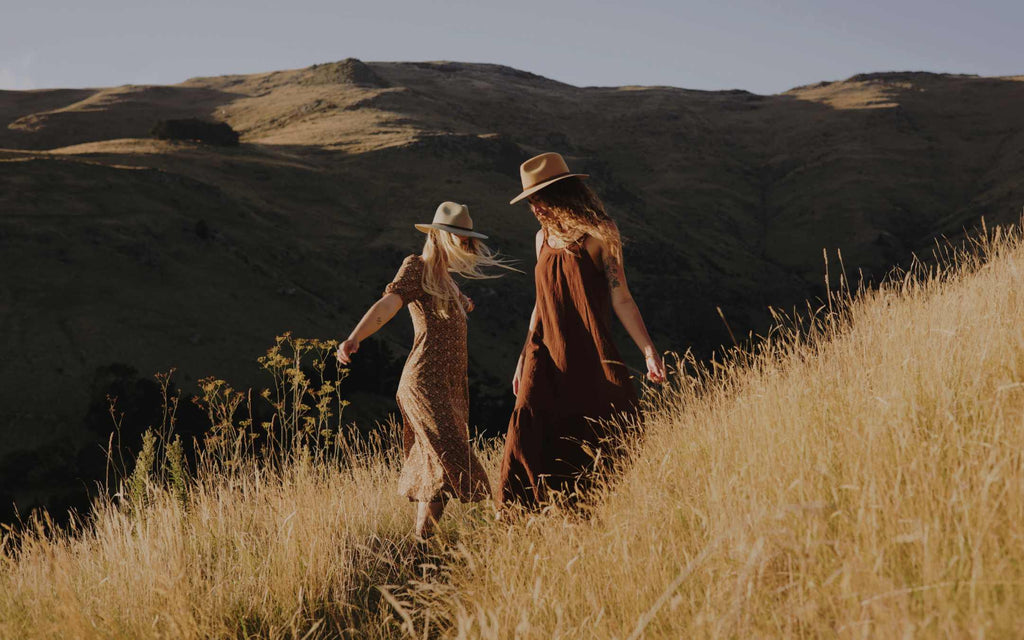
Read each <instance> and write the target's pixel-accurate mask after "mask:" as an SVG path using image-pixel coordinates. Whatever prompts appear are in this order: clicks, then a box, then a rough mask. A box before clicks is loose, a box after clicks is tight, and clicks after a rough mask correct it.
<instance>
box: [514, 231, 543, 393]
mask: <svg viewBox="0 0 1024 640" xmlns="http://www.w3.org/2000/svg"><path fill="white" fill-rule="evenodd" d="M535 239H536V242H535V243H534V244H535V245H536V250H537V258H538V259H539V258H540V249H541V246H542V245H543V243H544V242H545V239H544V230H543V229H541V230H540V231H538V232H537V236H536V238H535ZM536 328H537V304H536V303H534V305H533V311H531V312H530V329H529V333H528V334H527V335H530V334H532V333H533V331H534V330H535V329H536ZM522 375H523V354H522V353H520V354H519V362H517V363H516V372H515V375H513V376H512V395H515V396H518V395H519V378H521V377H522Z"/></svg>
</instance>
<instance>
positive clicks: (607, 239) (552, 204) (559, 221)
mask: <svg viewBox="0 0 1024 640" xmlns="http://www.w3.org/2000/svg"><path fill="white" fill-rule="evenodd" d="M530 209H531V210H532V211H533V215H535V216H536V217H537V220H538V221H539V222H540V226H541V227H542V228H543V229H544V231H545V232H547V233H549V234H551V235H554V236H555V237H557V238H559V239H561V240H566V241H572V240H574V239H576V238H577V237H579V236H581V235H583V234H584V233H586V234H590V235H592V236H594V237H596V238H598V239H599V240H601V241H603V242H604V243H605V245H607V246H608V249H609V251H610V252H611V255H612V258H613V259H615V260H618V261H619V263H620V264H621V262H622V236H620V235H619V228H618V227H616V226H615V222H614V221H613V220H612V218H611V216H609V215H608V213H607V212H606V211H605V210H604V204H603V203H602V202H601V199H600V198H598V197H597V194H596V193H594V192H593V190H591V188H590V187H588V186H587V185H586V183H584V182H583V180H581V179H580V178H577V177H572V178H566V179H564V180H559V181H558V182H555V183H554V184H551V185H548V186H546V187H544V188H543V189H541V190H540V191H538V192H537V193H534V194H533V195H531V196H530Z"/></svg>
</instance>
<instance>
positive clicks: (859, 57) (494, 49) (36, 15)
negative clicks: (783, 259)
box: [0, 0, 1024, 93]
mask: <svg viewBox="0 0 1024 640" xmlns="http://www.w3.org/2000/svg"><path fill="white" fill-rule="evenodd" d="M1022 28H1024V0H972V1H970V2H969V1H968V0H961V1H959V2H950V1H948V0H888V1H879V0H820V1H816V2H815V1H812V0H774V1H760V2H759V1H757V0H733V1H729V0H717V1H714V0H680V1H676V2H672V1H671V0H633V1H631V2H630V1H628V0H619V1H617V2H610V1H605V0H589V1H586V2H584V1H579V0H567V1H562V2H559V1H555V0H551V1H549V2H536V1H534V0H519V1H517V2H511V1H506V2H500V3H498V2H491V1H489V0H475V1H471V0H454V1H453V0H448V1H446V2H443V3H438V2H429V1H427V0H397V1H392V2H388V1H380V0H376V1H375V0H363V1H361V2H348V1H345V0H335V1H333V2H332V1H328V0H277V1H276V2H265V1H263V0H203V1H201V2H200V1H196V0H164V1H163V2H151V1H149V0H133V1H131V2H126V1H122V0H0V88H7V89H29V88H44V87H83V86H110V85H120V84H150V83H158V84H171V83H176V82H181V81H183V80H185V79H187V78H190V77H193V76H200V75H221V74H227V73H252V72H259V71H271V70H275V69H290V68H296V67H304V66H308V65H310V64H313V63H317V62H328V61H333V60H340V59H342V58H346V57H350V56H351V57H356V58H360V59H362V60H366V61H374V60H459V61H464V62H495V63H500V64H505V65H509V66H513V67H517V68H520V69H525V70H528V71H532V72H534V73H539V74H541V75H544V76H548V77H551V78H555V79H557V80H561V81H564V82H569V83H572V84H575V85H580V86H586V85H624V84H647V85H650V84H665V85H674V86H678V87H686V88H693V89H728V88H741V89H748V90H750V91H755V92H758V93H775V92H779V91H784V90H786V89H788V88H791V87H793V86H796V85H800V84H807V83H811V82H817V81H819V80H837V79H841V78H845V77H848V76H850V75H853V74H855V73H860V72H868V71H885V70H915V71H916V70H925V71H943V72H955V73H977V74H981V75H1016V74H1024V35H1022V34H1021V29H1022Z"/></svg>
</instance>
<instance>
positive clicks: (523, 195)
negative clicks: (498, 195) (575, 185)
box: [508, 173, 590, 204]
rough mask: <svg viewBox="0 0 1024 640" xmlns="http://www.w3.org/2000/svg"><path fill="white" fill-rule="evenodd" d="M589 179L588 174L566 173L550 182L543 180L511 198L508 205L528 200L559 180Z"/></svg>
mask: <svg viewBox="0 0 1024 640" xmlns="http://www.w3.org/2000/svg"><path fill="white" fill-rule="evenodd" d="M589 177H590V174H588V173H568V174H566V175H564V176H558V177H557V178H551V179H550V180H545V181H544V182H542V183H540V184H535V185H533V186H532V187H530V188H529V189H527V190H526V191H523V192H522V193H520V194H519V195H518V196H516V197H514V198H512V199H511V200H509V201H508V203H509V204H515V203H517V202H519V201H520V200H522V199H523V198H529V197H530V196H532V195H533V194H535V193H537V192H538V191H540V190H541V189H543V188H544V187H549V186H551V185H553V184H555V183H556V182H558V181H559V180H565V179H566V178H589Z"/></svg>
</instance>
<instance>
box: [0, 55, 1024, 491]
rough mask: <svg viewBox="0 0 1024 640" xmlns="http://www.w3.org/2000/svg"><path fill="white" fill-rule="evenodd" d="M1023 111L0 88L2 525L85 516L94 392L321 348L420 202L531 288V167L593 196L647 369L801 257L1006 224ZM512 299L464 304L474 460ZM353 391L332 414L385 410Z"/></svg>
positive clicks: (388, 81) (551, 90)
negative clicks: (553, 165)
mask: <svg viewBox="0 0 1024 640" xmlns="http://www.w3.org/2000/svg"><path fill="white" fill-rule="evenodd" d="M1022 104H1024V83H1022V82H1020V78H1019V77H1017V78H1013V77H1008V78H978V77H969V76H952V75H939V74H926V73H884V74H867V75H862V76H855V77H853V78H849V79H847V80H844V81H840V82H831V83H820V84H818V85H814V86H809V87H801V88H797V89H793V90H792V91H789V92H786V93H784V94H780V95H773V96H759V95H754V94H750V93H748V92H744V91H739V90H736V91H718V92H704V91H689V90H685V89H678V88H672V87H617V88H616V87H612V88H606V87H574V86H571V85H566V84H562V83H559V82H555V81H552V80H549V79H546V78H542V77H540V76H536V75H534V74H530V73H526V72H523V71H518V70H515V69H510V68H507V67H501V66H496V65H477V64H464V63H453V62H436V63H434V62H431V63H367V64H364V63H362V62H359V61H357V60H346V61H342V62H338V63H331V64H325V65H315V66H313V67H310V68H306V69H297V70H290V71H279V72H271V73H263V74H255V75H249V76H227V77H213V78H196V79H192V80H189V81H187V82H184V83H181V84H179V85H174V86H131V85H129V86H122V87H114V88H98V89H75V90H40V91H0V273H3V277H2V278H0V330H2V332H3V335H4V336H5V339H4V340H3V342H2V343H0V436H2V437H0V499H2V500H0V502H2V503H3V504H4V505H6V504H7V503H9V500H7V497H8V496H6V495H4V494H5V493H10V494H14V495H15V497H17V498H18V500H19V503H20V504H21V506H22V508H27V507H28V506H29V505H30V504H31V503H32V501H33V499H34V498H35V497H38V496H43V495H45V494H46V493H47V492H48V491H52V490H53V488H54V486H55V485H61V486H62V487H63V489H64V490H65V492H66V493H68V495H70V494H72V493H73V494H74V495H79V496H80V495H82V490H81V487H82V480H88V479H90V478H94V477H95V476H93V475H91V471H90V470H91V469H94V468H95V458H96V452H97V451H98V446H97V445H98V444H99V443H102V442H105V439H106V435H107V433H108V430H109V421H107V420H106V416H105V404H106V401H105V396H106V395H107V394H108V393H114V394H115V395H119V397H121V398H122V399H123V400H124V399H128V400H129V402H130V404H134V405H138V406H139V411H136V412H130V416H129V420H131V419H132V417H133V416H135V415H137V414H138V413H139V412H140V411H141V412H143V413H145V412H147V411H148V412H152V411H154V410H155V408H154V407H153V406H151V405H147V404H146V402H147V400H146V399H147V398H151V397H152V396H153V389H152V383H151V382H147V380H148V379H149V378H150V376H151V375H152V374H153V373H154V372H156V371H166V370H168V369H170V368H171V367H177V369H178V371H179V375H178V377H177V379H178V381H179V382H180V383H181V384H183V385H184V386H185V387H186V388H187V389H190V390H191V389H194V384H195V380H197V379H199V378H201V377H203V376H205V375H210V374H217V375H221V376H224V377H226V378H228V379H230V380H232V381H234V382H235V383H236V384H239V385H255V386H259V385H261V384H262V383H263V381H262V380H261V378H260V373H259V368H258V367H257V365H256V363H255V362H254V361H253V360H252V355H253V354H255V353H259V352H260V351H261V350H262V349H263V348H264V347H265V346H266V345H267V344H268V343H269V342H270V341H271V339H272V338H273V336H275V335H277V334H280V333H281V332H283V331H286V330H291V331H294V332H295V333H296V335H307V336H314V335H315V336H325V337H326V336H335V337H337V336H340V335H342V334H343V333H344V332H346V331H347V330H348V329H349V328H350V327H351V325H352V324H353V322H354V321H355V320H356V318H357V317H358V314H359V313H360V312H361V311H362V310H363V309H364V308H365V306H366V305H367V304H368V303H370V302H372V300H373V299H374V297H375V296H376V295H378V294H379V292H380V290H381V288H382V286H383V284H384V283H385V282H387V281H388V280H389V279H390V278H391V277H392V276H393V274H394V271H395V269H396V268H397V265H398V264H399V263H400V260H401V258H402V257H403V256H405V255H408V254H409V253H413V252H415V251H417V250H418V249H419V246H420V243H421V242H422V236H421V235H420V234H419V233H418V232H416V231H415V230H414V229H413V228H412V227H411V223H412V222H415V221H418V220H421V219H424V218H429V217H430V215H431V214H432V211H433V209H434V207H435V206H436V204H437V203H438V202H440V201H442V200H447V199H454V200H460V201H463V202H467V203H468V204H469V205H470V207H471V209H472V211H473V214H474V217H475V219H476V221H477V224H479V225H480V226H481V228H484V229H486V231H487V233H489V234H490V235H491V236H492V238H493V244H494V245H495V246H497V247H499V248H500V249H502V250H503V251H505V252H506V253H507V254H509V255H510V256H512V257H514V258H518V259H520V260H521V264H522V266H524V267H525V269H526V270H527V271H529V269H530V268H531V267H532V264H533V251H532V244H531V243H532V237H533V231H534V230H535V227H536V222H535V221H534V220H533V219H532V216H530V214H529V213H528V211H527V210H526V208H525V207H522V206H521V207H509V206H508V205H507V204H506V203H507V201H508V199H509V198H510V196H511V195H513V194H515V193H516V192H517V191H518V177H517V165H518V164H519V162H520V161H521V160H523V159H525V158H526V157H528V156H529V155H531V154H534V153H536V152H539V151H547V150H557V151H561V152H562V153H564V154H565V155H566V156H567V157H568V159H569V161H570V163H571V165H572V166H573V167H574V168H578V169H581V170H584V171H587V172H589V173H590V174H591V175H592V178H591V182H592V184H593V185H594V186H595V188H596V189H597V190H598V192H599V193H600V194H601V195H602V197H603V198H604V199H605V201H606V203H607V204H608V207H609V210H610V211H611V212H612V214H613V215H614V216H615V217H616V219H617V220H618V221H619V223H620V226H621V228H622V229H623V231H624V233H625V235H626V236H627V244H626V247H625V250H626V261H627V263H628V266H627V268H628V270H629V274H630V284H631V288H632V289H633V291H634V293H635V294H636V297H637V299H638V301H639V303H640V307H641V309H642V310H643V312H644V316H645V319H646V320H647V323H648V326H649V327H650V329H651V331H652V333H653V335H654V337H655V338H656V340H657V344H658V345H659V346H660V347H662V348H666V349H673V350H677V351H680V352H682V351H685V350H686V349H687V348H694V349H695V350H696V352H697V353H699V354H700V355H702V356H706V355H707V354H708V353H709V352H710V350H711V349H713V348H715V347H717V346H719V345H720V344H723V343H728V342H729V341H730V338H729V336H728V333H727V331H726V328H725V325H724V324H723V323H722V321H721V319H720V317H719V314H718V311H717V308H718V307H721V308H722V310H723V312H724V314H725V317H726V318H727V319H728V321H729V323H730V325H731V327H732V329H733V330H734V332H735V333H736V334H738V335H744V334H746V333H747V331H750V330H755V331H764V330H766V329H767V327H768V326H769V325H770V321H771V318H770V316H769V314H768V313H767V307H768V306H769V305H773V306H775V307H780V308H788V307H789V305H792V304H800V303H802V301H803V300H805V299H808V298H814V297H821V296H823V295H824V286H823V282H822V278H821V270H822V262H821V252H822V249H823V248H828V249H829V250H835V249H840V250H841V251H842V253H843V256H844V258H845V261H846V265H847V267H848V269H849V270H850V273H851V274H853V273H857V272H858V271H859V272H860V273H862V274H863V275H864V276H865V277H867V278H874V279H877V278H878V277H880V275H881V274H883V273H885V272H886V271H887V270H888V269H889V268H890V267H891V266H892V265H893V264H897V263H900V262H902V261H905V260H907V259H908V258H909V256H910V253H911V252H912V251H916V250H921V249H922V248H927V247H928V246H929V244H930V242H931V241H932V239H933V238H934V237H935V236H936V235H937V234H950V235H957V234H959V233H960V232H961V231H962V229H963V228H965V227H967V228H970V227H973V226H974V225H975V224H976V222H977V221H978V220H979V219H980V217H981V216H986V218H987V219H988V220H989V221H991V222H1000V221H1002V222H1010V221H1013V220H1016V219H1017V216H1018V215H1019V213H1020V208H1021V205H1022V203H1024V185H1022V183H1021V180H1022V178H1021V176H1024V154H1022V153H1021V151H1020V150H1021V149H1022V148H1024V139H1022V136H1024V109H1021V108H1020V107H1021V105H1022ZM192 116H196V117H203V118H212V119H217V120H223V121H226V122H228V123H230V124H231V125H232V126H233V127H234V128H235V129H236V130H238V131H239V132H240V133H241V134H242V144H241V145H240V146H239V147H234V148H213V147H207V146H202V145H195V144H185V143H169V142H161V141H156V140H152V139H149V137H148V136H149V130H150V128H151V127H152V125H153V124H154V123H155V122H156V121H157V120H160V119H164V118H177V117H192ZM531 284H532V283H531V279H530V278H529V277H528V276H508V277H505V278H503V279H501V280H497V281H488V282H484V283H471V284H468V285H467V287H466V289H467V291H468V292H469V293H470V294H471V295H472V296H473V297H474V299H475V300H476V301H477V302H478V311H477V312H475V314H474V317H473V319H472V322H471V328H470V358H471V371H472V376H473V378H472V397H473V403H472V407H473V422H474V426H475V427H479V428H480V429H482V430H483V431H485V432H487V433H491V434H494V433H500V432H501V431H502V430H503V428H504V426H505V424H506V420H507V416H508V405H509V403H510V400H511V395H510V393H509V389H508V386H509V385H508V378H509V376H510V372H511V371H512V369H513V368H514V366H515V359H516V357H517V355H518V353H519V350H520V348H521V346H522V339H523V336H524V332H525V325H526V318H527V317H528V315H529V308H530V303H531V301H532V299H531V296H532V291H531ZM410 333H411V332H410V327H409V326H408V323H407V322H403V321H401V320H399V321H398V322H396V323H395V326H393V327H389V328H388V330H387V331H386V332H385V333H384V334H383V335H382V338H381V340H382V342H381V343H380V344H381V345H382V346H381V347H380V350H381V353H382V357H383V360H385V361H386V364H385V366H384V367H383V368H384V369H387V368H388V367H389V366H390V368H391V369H392V370H393V369H395V368H396V367H397V366H400V362H401V359H402V357H403V356H404V354H405V350H406V349H407V345H408V344H409V337H410V335H409V334H410ZM622 344H623V346H624V357H625V358H626V360H627V362H628V363H629V364H631V365H632V366H634V367H639V366H641V365H642V363H641V362H640V361H639V359H638V358H636V354H634V353H633V349H632V348H631V347H628V343H622ZM393 374H394V372H393V371H392V373H391V374H390V375H393ZM357 378H359V376H355V377H354V378H353V380H352V382H355V381H356V379H357ZM365 380H366V378H365V377H364V385H365V384H366V383H365ZM375 380H376V378H373V377H371V383H370V384H368V385H366V386H368V387H371V388H364V389H361V390H360V391H359V393H360V394H361V395H360V399H361V401H360V402H357V403H356V404H355V405H354V409H355V410H356V412H354V413H353V414H352V416H353V417H360V418H364V419H365V420H366V421H367V422H369V421H370V419H371V418H373V417H376V416H378V415H379V413H380V412H379V411H377V409H381V408H384V407H386V406H387V403H388V402H390V396H391V393H392V389H391V388H390V387H388V385H387V384H385V383H380V384H377V383H376V382H374V381H375ZM375 384H377V387H378V388H372V387H374V385H375ZM367 407H369V408H371V410H369V411H365V413H363V414H362V415H357V414H358V412H360V411H364V409H365V408H367ZM139 424H145V421H144V420H141V419H140V420H139Z"/></svg>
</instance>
